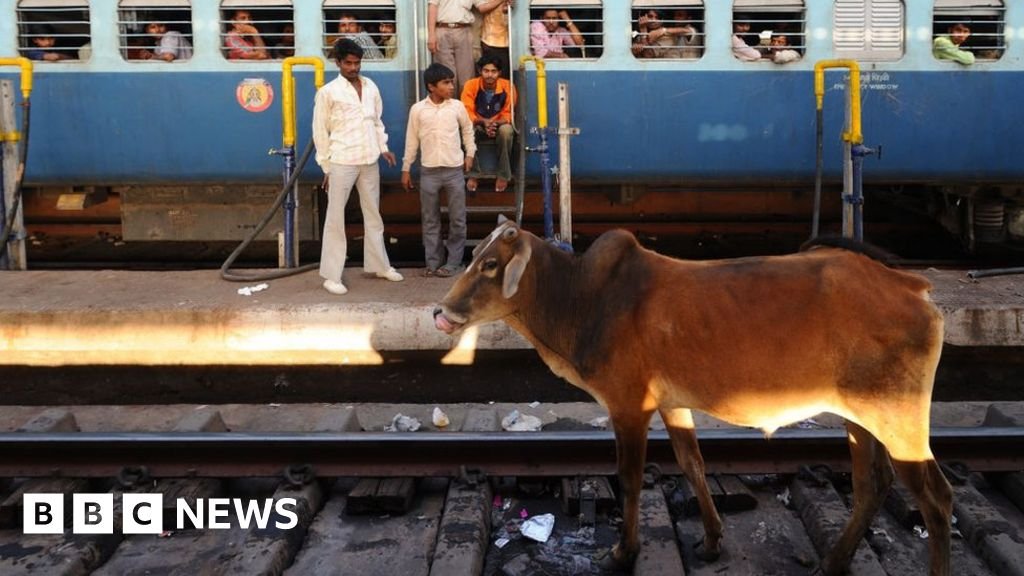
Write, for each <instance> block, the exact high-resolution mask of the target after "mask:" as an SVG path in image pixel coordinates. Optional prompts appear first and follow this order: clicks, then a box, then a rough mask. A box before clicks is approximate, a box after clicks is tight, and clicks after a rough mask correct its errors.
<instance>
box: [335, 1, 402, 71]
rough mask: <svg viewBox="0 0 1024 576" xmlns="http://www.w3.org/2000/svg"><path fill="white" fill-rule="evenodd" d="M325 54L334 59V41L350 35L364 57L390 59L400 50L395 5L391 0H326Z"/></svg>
mask: <svg viewBox="0 0 1024 576" xmlns="http://www.w3.org/2000/svg"><path fill="white" fill-rule="evenodd" d="M323 21H324V30H323V39H324V44H323V49H324V56H326V57H327V58H328V59H329V60H333V59H334V41H335V40H337V39H338V38H342V37H345V38H351V39H352V40H354V41H355V42H356V44H359V45H360V46H361V47H362V48H363V60H391V59H392V58H394V57H395V55H396V54H397V52H398V34H397V23H396V22H395V4H394V2H392V1H391V0H343V1H342V0H325V2H324V18H323Z"/></svg>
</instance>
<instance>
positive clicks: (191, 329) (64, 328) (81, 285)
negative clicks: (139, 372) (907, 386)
mask: <svg viewBox="0 0 1024 576" xmlns="http://www.w3.org/2000/svg"><path fill="white" fill-rule="evenodd" d="M421 271H422V270H421V269H403V270H401V272H402V274H404V275H405V281H403V282H388V281H385V280H381V279H378V278H375V277H372V276H368V275H364V274H363V273H362V271H361V269H360V268H349V269H347V270H346V272H345V278H344V280H345V284H346V285H347V286H348V288H349V292H348V294H346V295H344V296H334V295H331V294H328V293H327V292H326V291H324V290H323V289H322V288H321V279H320V278H319V276H318V275H317V274H316V272H315V271H310V272H306V273H303V274H299V275H296V276H292V277H288V278H282V279H278V280H272V281H268V282H265V283H261V282H252V283H234V282H226V281H224V280H222V279H221V278H220V276H219V274H218V272H217V271H215V270H200V271H185V272H177V271H175V272H170V271H159V272H139V271H111V270H103V271H27V272H0V365H22V366H74V365H279V366H287V365H330V366H339V365H345V364H380V363H381V362H382V361H383V359H382V355H381V353H382V352H386V351H409V350H435V351H438V350H441V351H443V350H450V351H449V352H448V353H447V354H446V355H445V356H444V360H443V362H446V363H452V364H469V363H472V361H473V355H474V353H475V351H477V350H516V349H524V348H529V347H530V344H529V343H528V342H526V341H525V340H524V339H523V338H522V337H520V336H519V335H518V334H517V333H515V332H514V331H512V330H511V329H510V328H508V327H507V326H506V325H504V324H503V323H494V324H490V325H487V326H482V327H480V328H478V329H471V330H467V331H466V333H465V334H464V335H463V336H462V338H461V339H460V340H459V341H457V342H456V341H453V340H452V339H451V338H449V337H448V336H446V335H444V334H443V333H441V332H439V331H438V330H436V329H435V328H434V323H433V318H432V315H431V312H432V310H433V308H434V306H435V305H436V303H437V302H438V301H439V300H440V299H441V298H442V296H443V295H444V294H445V292H446V291H447V290H448V288H449V287H450V286H451V285H452V283H453V282H454V280H453V279H442V278H426V277H423V276H422V274H421ZM919 272H921V273H922V274H924V275H925V276H927V277H928V278H929V279H931V281H932V282H933V284H934V290H933V292H932V297H933V299H934V300H935V301H936V303H937V304H938V306H939V307H940V308H941V309H942V311H943V313H944V314H945V316H946V336H945V340H946V343H947V344H950V345H955V346H965V347H969V346H979V347H1018V346H1024V279H1022V278H1021V277H1020V276H998V277H990V278H983V279H980V280H976V281H975V280H970V279H968V277H967V275H966V273H965V272H964V271H958V270H936V269H928V270H919ZM260 284H265V286H260Z"/></svg>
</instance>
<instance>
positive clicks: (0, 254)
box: [0, 98, 32, 260]
mask: <svg viewBox="0 0 1024 576" xmlns="http://www.w3.org/2000/svg"><path fill="white" fill-rule="evenodd" d="M21 107H22V108H23V110H22V113H21V133H22V135H23V137H22V139H21V149H20V150H18V172H17V177H16V178H15V180H14V198H13V201H12V202H11V207H10V209H9V211H8V214H7V219H6V221H5V222H0V224H3V228H0V260H3V259H4V256H5V255H7V235H8V234H10V230H11V229H13V228H14V218H15V217H16V216H17V214H18V210H20V209H21V183H22V181H23V180H24V179H25V162H26V160H28V128H29V126H30V124H29V113H30V112H31V110H32V105H31V103H30V101H29V99H28V98H25V100H24V101H22V103H21ZM0 194H3V182H0Z"/></svg>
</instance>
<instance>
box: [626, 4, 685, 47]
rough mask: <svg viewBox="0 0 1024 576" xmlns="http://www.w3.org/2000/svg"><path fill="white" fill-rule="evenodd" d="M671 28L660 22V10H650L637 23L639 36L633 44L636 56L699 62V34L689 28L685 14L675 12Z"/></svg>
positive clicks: (680, 11)
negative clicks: (694, 59)
mask: <svg viewBox="0 0 1024 576" xmlns="http://www.w3.org/2000/svg"><path fill="white" fill-rule="evenodd" d="M672 18H673V21H672V22H671V24H672V26H668V25H666V23H665V22H664V21H663V20H662V19H661V12H660V11H659V10H648V11H646V12H645V13H644V14H641V15H640V17H639V18H638V20H637V27H638V28H639V30H640V32H639V34H638V35H637V36H636V38H635V39H634V41H633V48H632V50H633V55H634V56H637V57H639V58H700V33H699V32H697V29H696V28H694V27H693V25H692V24H690V15H689V12H687V11H686V10H676V11H675V12H674V13H673V15H672Z"/></svg>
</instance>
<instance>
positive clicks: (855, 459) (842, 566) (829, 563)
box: [821, 422, 893, 575]
mask: <svg viewBox="0 0 1024 576" xmlns="http://www.w3.org/2000/svg"><path fill="white" fill-rule="evenodd" d="M846 435H847V437H848V438H849V441H850V456H851V459H852V463H853V478H852V480H853V513H852V514H851V515H850V520H849V521H848V522H847V523H846V528H845V529H844V530H843V533H842V535H841V536H840V537H839V541H837V542H836V544H835V546H833V547H832V550H831V551H830V552H829V553H828V555H827V556H825V559H824V560H823V561H822V565H821V567H822V571H823V572H824V573H825V574H829V575H833V574H842V573H844V572H845V571H846V567H847V566H848V565H849V564H850V559H851V558H853V553H854V552H855V551H856V550H857V545H858V544H860V541H861V539H862V538H863V537H864V533H865V531H867V529H868V525H870V524H871V520H872V519H873V518H874V517H875V514H877V513H878V509H879V507H881V505H882V502H883V500H884V499H885V495H886V492H887V491H888V490H889V487H890V486H891V485H892V479H893V471H892V463H891V462H890V461H889V454H888V453H886V451H885V447H884V446H882V444H881V443H880V442H879V441H878V440H876V439H875V437H874V436H872V435H871V433H870V432H868V431H867V430H865V429H864V428H861V427H860V426H858V425H857V424H854V423H853V422H847V423H846Z"/></svg>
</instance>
